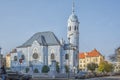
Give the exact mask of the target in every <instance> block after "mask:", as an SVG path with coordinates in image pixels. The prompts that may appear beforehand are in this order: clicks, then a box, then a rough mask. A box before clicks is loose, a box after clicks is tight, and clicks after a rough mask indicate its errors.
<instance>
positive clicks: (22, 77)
mask: <svg viewBox="0 0 120 80" xmlns="http://www.w3.org/2000/svg"><path fill="white" fill-rule="evenodd" d="M6 78H7V79H8V80H31V79H32V76H31V75H28V74H22V73H20V72H16V71H7V75H6Z"/></svg>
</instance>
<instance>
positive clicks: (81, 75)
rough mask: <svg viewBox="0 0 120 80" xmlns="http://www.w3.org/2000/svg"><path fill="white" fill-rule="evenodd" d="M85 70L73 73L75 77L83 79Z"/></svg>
mask: <svg viewBox="0 0 120 80" xmlns="http://www.w3.org/2000/svg"><path fill="white" fill-rule="evenodd" d="M86 75H87V72H79V73H78V74H76V75H75V79H84V78H86Z"/></svg>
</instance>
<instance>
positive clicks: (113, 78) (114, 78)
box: [32, 76, 120, 80]
mask: <svg viewBox="0 0 120 80" xmlns="http://www.w3.org/2000/svg"><path fill="white" fill-rule="evenodd" d="M32 80H68V79H67V78H61V79H32ZM69 80H120V76H108V77H97V78H90V79H69Z"/></svg>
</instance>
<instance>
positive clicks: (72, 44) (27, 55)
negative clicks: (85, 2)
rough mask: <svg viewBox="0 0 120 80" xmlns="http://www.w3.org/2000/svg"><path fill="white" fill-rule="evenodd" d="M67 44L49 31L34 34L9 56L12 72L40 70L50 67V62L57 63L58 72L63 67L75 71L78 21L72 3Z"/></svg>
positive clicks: (77, 49)
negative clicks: (30, 69) (45, 66)
mask: <svg viewBox="0 0 120 80" xmlns="http://www.w3.org/2000/svg"><path fill="white" fill-rule="evenodd" d="M66 37H67V38H68V41H67V43H66V42H65V41H64V40H59V39H58V38H57V37H56V36H55V34H54V33H53V32H51V31H46V32H38V33H35V34H34V35H33V36H32V37H31V38H30V39H28V40H27V41H26V42H25V43H23V44H22V45H20V46H18V47H16V51H15V52H14V53H12V54H10V61H11V62H10V65H11V68H12V69H14V70H21V69H25V68H26V67H30V68H31V67H32V69H36V68H37V69H38V70H39V72H41V69H42V67H43V66H44V65H48V66H49V67H50V66H51V61H53V60H55V61H57V62H58V63H59V66H60V69H61V70H60V71H62V70H63V69H64V66H65V65H68V66H69V67H70V71H73V69H76V70H77V66H78V53H79V21H78V17H77V16H76V15H75V11H74V3H73V7H72V14H71V15H70V16H69V19H68V27H67V36H66Z"/></svg>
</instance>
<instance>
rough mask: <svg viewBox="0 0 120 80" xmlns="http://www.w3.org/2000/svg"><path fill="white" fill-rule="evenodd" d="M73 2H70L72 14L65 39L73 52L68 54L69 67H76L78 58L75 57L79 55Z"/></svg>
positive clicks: (77, 21)
mask: <svg viewBox="0 0 120 80" xmlns="http://www.w3.org/2000/svg"><path fill="white" fill-rule="evenodd" d="M74 1H75V0H73V1H72V14H71V15H70V16H69V19H68V27H67V38H68V41H69V43H70V44H71V45H72V48H73V51H70V52H69V55H70V56H71V58H70V62H71V65H70V66H77V65H78V58H76V56H77V55H78V53H79V20H78V17H77V16H76V14H75V2H74Z"/></svg>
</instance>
